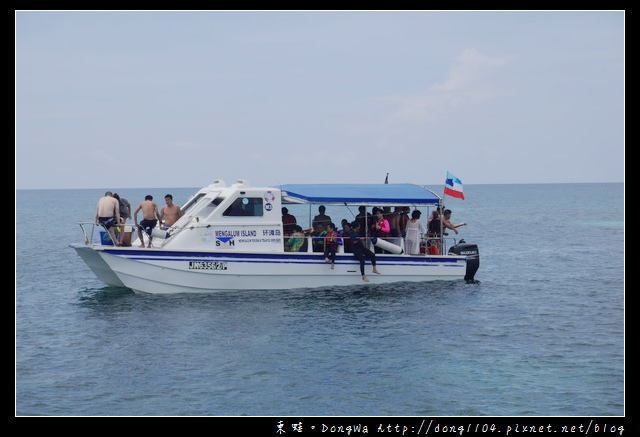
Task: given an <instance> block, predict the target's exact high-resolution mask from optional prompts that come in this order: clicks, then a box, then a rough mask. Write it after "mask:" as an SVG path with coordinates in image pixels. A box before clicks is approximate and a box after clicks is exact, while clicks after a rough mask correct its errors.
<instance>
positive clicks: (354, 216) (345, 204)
mask: <svg viewBox="0 0 640 437" xmlns="http://www.w3.org/2000/svg"><path fill="white" fill-rule="evenodd" d="M344 206H346V207H347V210H349V212H350V213H351V215H352V216H353V218H355V219H357V218H358V216H357V215H355V214H354V213H353V211H351V208H349V205H347V202H344Z"/></svg>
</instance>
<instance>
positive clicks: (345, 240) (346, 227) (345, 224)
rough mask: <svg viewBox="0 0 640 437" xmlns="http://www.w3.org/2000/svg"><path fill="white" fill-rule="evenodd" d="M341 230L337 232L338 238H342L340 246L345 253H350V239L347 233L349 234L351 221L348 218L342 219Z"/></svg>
mask: <svg viewBox="0 0 640 437" xmlns="http://www.w3.org/2000/svg"><path fill="white" fill-rule="evenodd" d="M341 223H342V230H341V231H340V232H338V235H340V238H341V239H342V247H343V249H344V252H345V253H351V240H350V239H349V235H350V234H351V223H349V220H347V219H342V222H341Z"/></svg>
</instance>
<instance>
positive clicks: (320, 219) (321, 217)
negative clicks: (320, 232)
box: [311, 205, 331, 229]
mask: <svg viewBox="0 0 640 437" xmlns="http://www.w3.org/2000/svg"><path fill="white" fill-rule="evenodd" d="M325 211H326V208H325V206H324V205H320V206H319V207H318V212H319V214H318V215H317V216H315V217H314V218H313V221H312V222H311V227H312V228H314V229H316V227H317V225H319V224H321V225H322V226H323V227H324V228H326V227H327V225H328V224H329V223H331V217H329V216H328V215H326V214H325V213H324V212H325Z"/></svg>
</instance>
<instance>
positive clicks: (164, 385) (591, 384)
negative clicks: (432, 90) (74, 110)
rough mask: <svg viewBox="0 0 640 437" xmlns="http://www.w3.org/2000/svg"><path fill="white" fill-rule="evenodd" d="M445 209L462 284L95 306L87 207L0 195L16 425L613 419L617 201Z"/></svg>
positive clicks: (570, 187) (109, 299)
mask: <svg viewBox="0 0 640 437" xmlns="http://www.w3.org/2000/svg"><path fill="white" fill-rule="evenodd" d="M464 189H465V195H466V200H464V201H462V200H457V199H452V198H448V197H447V198H446V199H445V203H446V207H447V208H450V209H452V210H453V222H454V223H458V222H462V221H464V222H467V223H468V225H467V226H464V227H461V228H459V234H458V235H453V234H452V236H455V237H457V238H464V239H465V240H466V242H468V243H475V244H478V246H479V250H480V269H479V270H478V272H477V274H476V279H478V280H480V281H481V282H480V284H465V283H464V282H463V281H460V282H433V283H419V284H408V283H399V284H395V285H384V286H382V285H376V284H361V285H355V286H352V287H339V288H323V289H313V290H309V289H297V290H289V291H280V292H274V291H258V290H256V291H248V292H241V293H237V294H210V295H207V294H196V295H146V294H136V293H134V292H132V291H131V290H129V289H127V288H118V287H109V286H106V285H105V284H103V283H101V282H100V281H99V280H98V279H97V278H96V277H95V276H94V275H93V273H92V272H91V271H90V270H89V268H88V267H87V266H86V265H85V264H84V263H83V261H82V260H81V259H80V258H79V257H78V255H77V254H76V253H75V251H74V250H73V249H71V248H69V247H68V244H70V243H78V242H82V241H83V237H82V233H81V230H80V227H79V226H78V225H77V223H78V222H82V221H92V220H93V216H94V214H95V207H96V203H97V200H98V199H99V198H100V197H101V196H102V195H103V194H104V193H103V190H18V191H17V192H16V293H15V410H16V415H19V416H24V415H27V416H29V415H31V416H38V415H46V416H85V415H87V416H161V415H165V416H166V415H169V416H194V415H197V416H242V415H248V416H298V415H301V416H593V415H596V416H621V415H624V412H625V408H624V407H625V403H624V394H625V391H624V389H625V374H624V363H625V361H624V358H625V356H624V333H625V331H624V303H625V299H624V297H625V296H624V185H623V184H620V183H610V184H536V185H466V186H465V187H464ZM116 191H118V192H119V194H120V195H121V196H122V197H125V198H127V199H128V200H129V201H130V203H131V204H132V207H133V208H135V206H136V205H137V204H138V203H139V202H140V201H142V200H143V199H144V195H146V194H152V195H153V196H154V198H155V199H156V201H157V202H158V204H159V206H160V207H162V206H163V204H164V202H163V200H164V195H165V194H167V193H171V194H173V196H174V201H175V203H178V204H181V203H183V202H184V201H186V199H187V198H188V197H189V195H191V194H192V193H193V192H194V191H195V189H184V188H182V189H166V188H158V189H122V190H116ZM315 213H316V211H309V212H308V213H307V215H313V214H315ZM327 213H328V214H329V215H331V214H332V213H333V214H334V215H336V216H335V217H332V218H333V220H334V221H335V222H336V223H339V222H340V220H341V219H342V218H347V219H351V218H350V217H348V216H347V217H340V216H337V214H344V211H343V212H338V211H337V210H329V209H328V211H327ZM425 219H426V216H423V220H425ZM299 221H301V220H299ZM382 273H383V274H384V272H382ZM371 431H372V430H371Z"/></svg>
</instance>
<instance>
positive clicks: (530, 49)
mask: <svg viewBox="0 0 640 437" xmlns="http://www.w3.org/2000/svg"><path fill="white" fill-rule="evenodd" d="M624 22H625V13H624V11H615V10H614V11H16V12H15V186H16V189H43V188H56V189H57V188H101V189H102V188H104V189H109V188H112V189H116V188H147V187H149V188H156V187H196V188H198V187H201V186H205V185H208V184H209V183H211V182H212V181H213V180H216V179H222V180H224V181H225V182H227V184H230V183H233V182H234V181H235V180H237V179H245V180H248V181H249V182H250V183H251V184H252V185H254V186H260V185H273V184H287V183H382V182H384V179H385V177H386V175H387V173H388V174H389V182H391V183H393V182H411V183H417V184H427V185H442V184H443V183H444V179H445V177H446V173H447V171H449V172H451V173H452V174H454V175H455V176H457V177H458V178H459V179H460V180H461V181H462V182H463V184H519V183H573V182H623V181H624V138H625V137H624V115H625V112H624V41H625V38H624V36H625V34H624Z"/></svg>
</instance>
